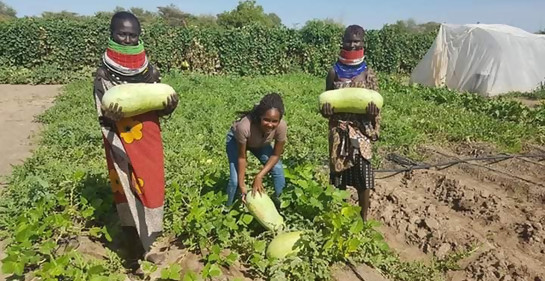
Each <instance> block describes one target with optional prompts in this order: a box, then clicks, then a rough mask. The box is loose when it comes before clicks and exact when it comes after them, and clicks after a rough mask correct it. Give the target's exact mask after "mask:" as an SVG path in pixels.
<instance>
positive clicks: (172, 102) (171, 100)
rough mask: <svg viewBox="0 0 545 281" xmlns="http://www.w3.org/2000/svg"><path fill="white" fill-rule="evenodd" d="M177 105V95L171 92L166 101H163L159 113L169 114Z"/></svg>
mask: <svg viewBox="0 0 545 281" xmlns="http://www.w3.org/2000/svg"><path fill="white" fill-rule="evenodd" d="M177 106H178V95H176V94H172V95H171V96H170V97H168V98H167V101H166V102H163V107H164V109H163V110H162V111H161V115H163V116H164V115H170V114H171V113H172V112H174V109H176V107H177Z"/></svg>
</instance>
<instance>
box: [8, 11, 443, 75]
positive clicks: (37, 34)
mask: <svg viewBox="0 0 545 281" xmlns="http://www.w3.org/2000/svg"><path fill="white" fill-rule="evenodd" d="M108 27H109V23H108V21H107V20H106V19H101V18H92V17H91V18H87V19H83V20H70V19H54V18H53V19H44V18H21V19H17V20H13V21H6V22H0V42H1V43H0V63H1V65H2V71H3V72H6V71H7V70H6V69H11V70H12V71H13V69H17V70H18V71H23V72H28V71H34V70H35V69H37V68H39V67H43V66H47V67H46V68H48V69H51V68H52V67H51V66H55V69H54V71H55V72H58V71H60V72H77V71H80V70H82V69H84V68H85V67H91V68H94V67H96V66H97V65H98V63H99V62H100V57H101V55H102V53H103V52H104V50H105V47H106V43H107V39H108V33H109V32H108ZM143 29H144V33H143V40H144V42H145V44H146V48H147V51H148V54H149V56H150V59H151V61H152V62H153V63H155V64H157V65H158V66H159V67H160V68H161V69H163V70H175V69H183V66H182V63H183V62H185V61H187V62H189V64H190V70H192V71H196V72H202V73H209V74H210V73H223V74H238V75H258V74H282V73H288V72H292V71H303V72H306V73H310V74H313V75H320V76H323V75H325V74H326V73H327V70H328V68H329V67H331V64H332V63H333V62H334V61H335V59H336V56H337V54H338V50H339V47H340V43H341V38H342V32H343V30H342V27H340V26H338V25H335V24H328V23H324V22H320V21H314V22H309V24H307V25H305V27H304V28H302V29H290V28H286V27H265V26H262V25H261V26H258V25H255V26H245V27H242V28H236V29H225V28H221V27H209V28H199V27H191V28H184V27H174V26H170V25H168V24H167V23H165V22H162V21H157V22H153V23H150V24H144V25H143ZM434 36H435V33H427V34H414V33H407V32H404V31H402V30H400V29H398V28H396V27H394V26H386V27H385V28H383V29H381V30H369V31H367V35H366V55H367V59H368V61H369V63H370V64H371V66H373V67H374V68H375V69H376V70H378V71H384V72H405V73H406V72H410V71H411V69H412V68H413V67H414V66H415V65H416V63H417V62H418V61H419V60H420V58H421V57H422V56H423V55H424V54H425V52H426V51H427V49H428V48H429V46H430V45H431V44H432V42H433V39H434ZM21 69H23V70H21ZM65 76H66V75H65ZM68 76H70V75H68ZM2 79H3V80H2V81H4V82H6V81H8V82H9V80H4V79H6V78H5V75H4V76H2ZM13 80H16V79H13ZM23 80H25V79H23ZM35 80H38V81H39V80H48V79H35ZM54 82H58V81H54Z"/></svg>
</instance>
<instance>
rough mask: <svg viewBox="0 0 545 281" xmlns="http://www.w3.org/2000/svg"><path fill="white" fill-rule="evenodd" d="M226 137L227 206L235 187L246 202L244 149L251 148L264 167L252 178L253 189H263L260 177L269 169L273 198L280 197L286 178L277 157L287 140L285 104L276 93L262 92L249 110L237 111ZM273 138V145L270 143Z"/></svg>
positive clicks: (245, 159) (260, 190) (233, 196)
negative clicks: (228, 174)
mask: <svg viewBox="0 0 545 281" xmlns="http://www.w3.org/2000/svg"><path fill="white" fill-rule="evenodd" d="M238 114H240V119H238V120H237V121H235V122H234V123H233V124H232V126H231V128H230V130H229V132H228V133H227V138H226V151H227V158H228V160H229V170H230V177H229V183H228V185H227V196H228V198H227V206H230V205H231V204H232V203H233V200H234V198H235V193H236V191H237V187H238V188H239V191H240V194H241V197H242V201H243V202H244V203H246V194H247V189H246V182H245V175H246V167H247V158H246V151H248V150H249V151H250V152H251V153H252V154H253V155H254V156H255V157H257V159H259V161H260V162H261V163H262V164H263V167H262V168H261V170H260V171H259V173H258V174H257V175H256V176H255V177H254V181H253V183H252V190H253V192H259V193H261V192H263V191H264V190H263V178H264V177H265V175H267V174H268V173H269V172H270V174H271V175H272V178H273V184H274V190H275V195H276V197H278V196H280V194H281V193H282V190H283V189H284V186H285V184H286V179H285V177H284V168H283V167H282V161H281V160H280V158H281V156H282V153H283V151H284V144H285V143H286V139H287V137H286V135H287V124H286V121H285V120H284V119H283V116H284V104H283V102H282V98H281V97H280V95H278V94H277V93H271V94H268V95H265V96H264V97H263V98H262V99H261V101H260V102H259V104H257V105H255V106H254V107H253V109H252V110H250V111H243V112H238ZM273 140H274V147H273V146H272V145H271V143H272V141H273Z"/></svg>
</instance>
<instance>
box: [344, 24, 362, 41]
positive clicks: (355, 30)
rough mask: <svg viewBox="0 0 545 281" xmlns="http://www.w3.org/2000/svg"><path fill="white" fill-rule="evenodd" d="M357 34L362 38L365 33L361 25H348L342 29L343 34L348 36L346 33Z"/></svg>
mask: <svg viewBox="0 0 545 281" xmlns="http://www.w3.org/2000/svg"><path fill="white" fill-rule="evenodd" d="M352 34H354V35H357V36H358V37H359V36H361V38H363V36H364V35H365V30H363V27H361V26H359V25H355V24H353V25H349V26H348V27H347V28H346V29H345V30H344V36H345V37H346V36H348V35H352Z"/></svg>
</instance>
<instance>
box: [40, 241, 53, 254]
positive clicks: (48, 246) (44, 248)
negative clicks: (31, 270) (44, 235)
mask: <svg viewBox="0 0 545 281" xmlns="http://www.w3.org/2000/svg"><path fill="white" fill-rule="evenodd" d="M56 246H57V244H56V243H55V242H53V241H46V242H44V243H43V244H42V245H40V250H39V251H40V253H42V254H44V255H49V254H51V251H53V249H55V247H56Z"/></svg>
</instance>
